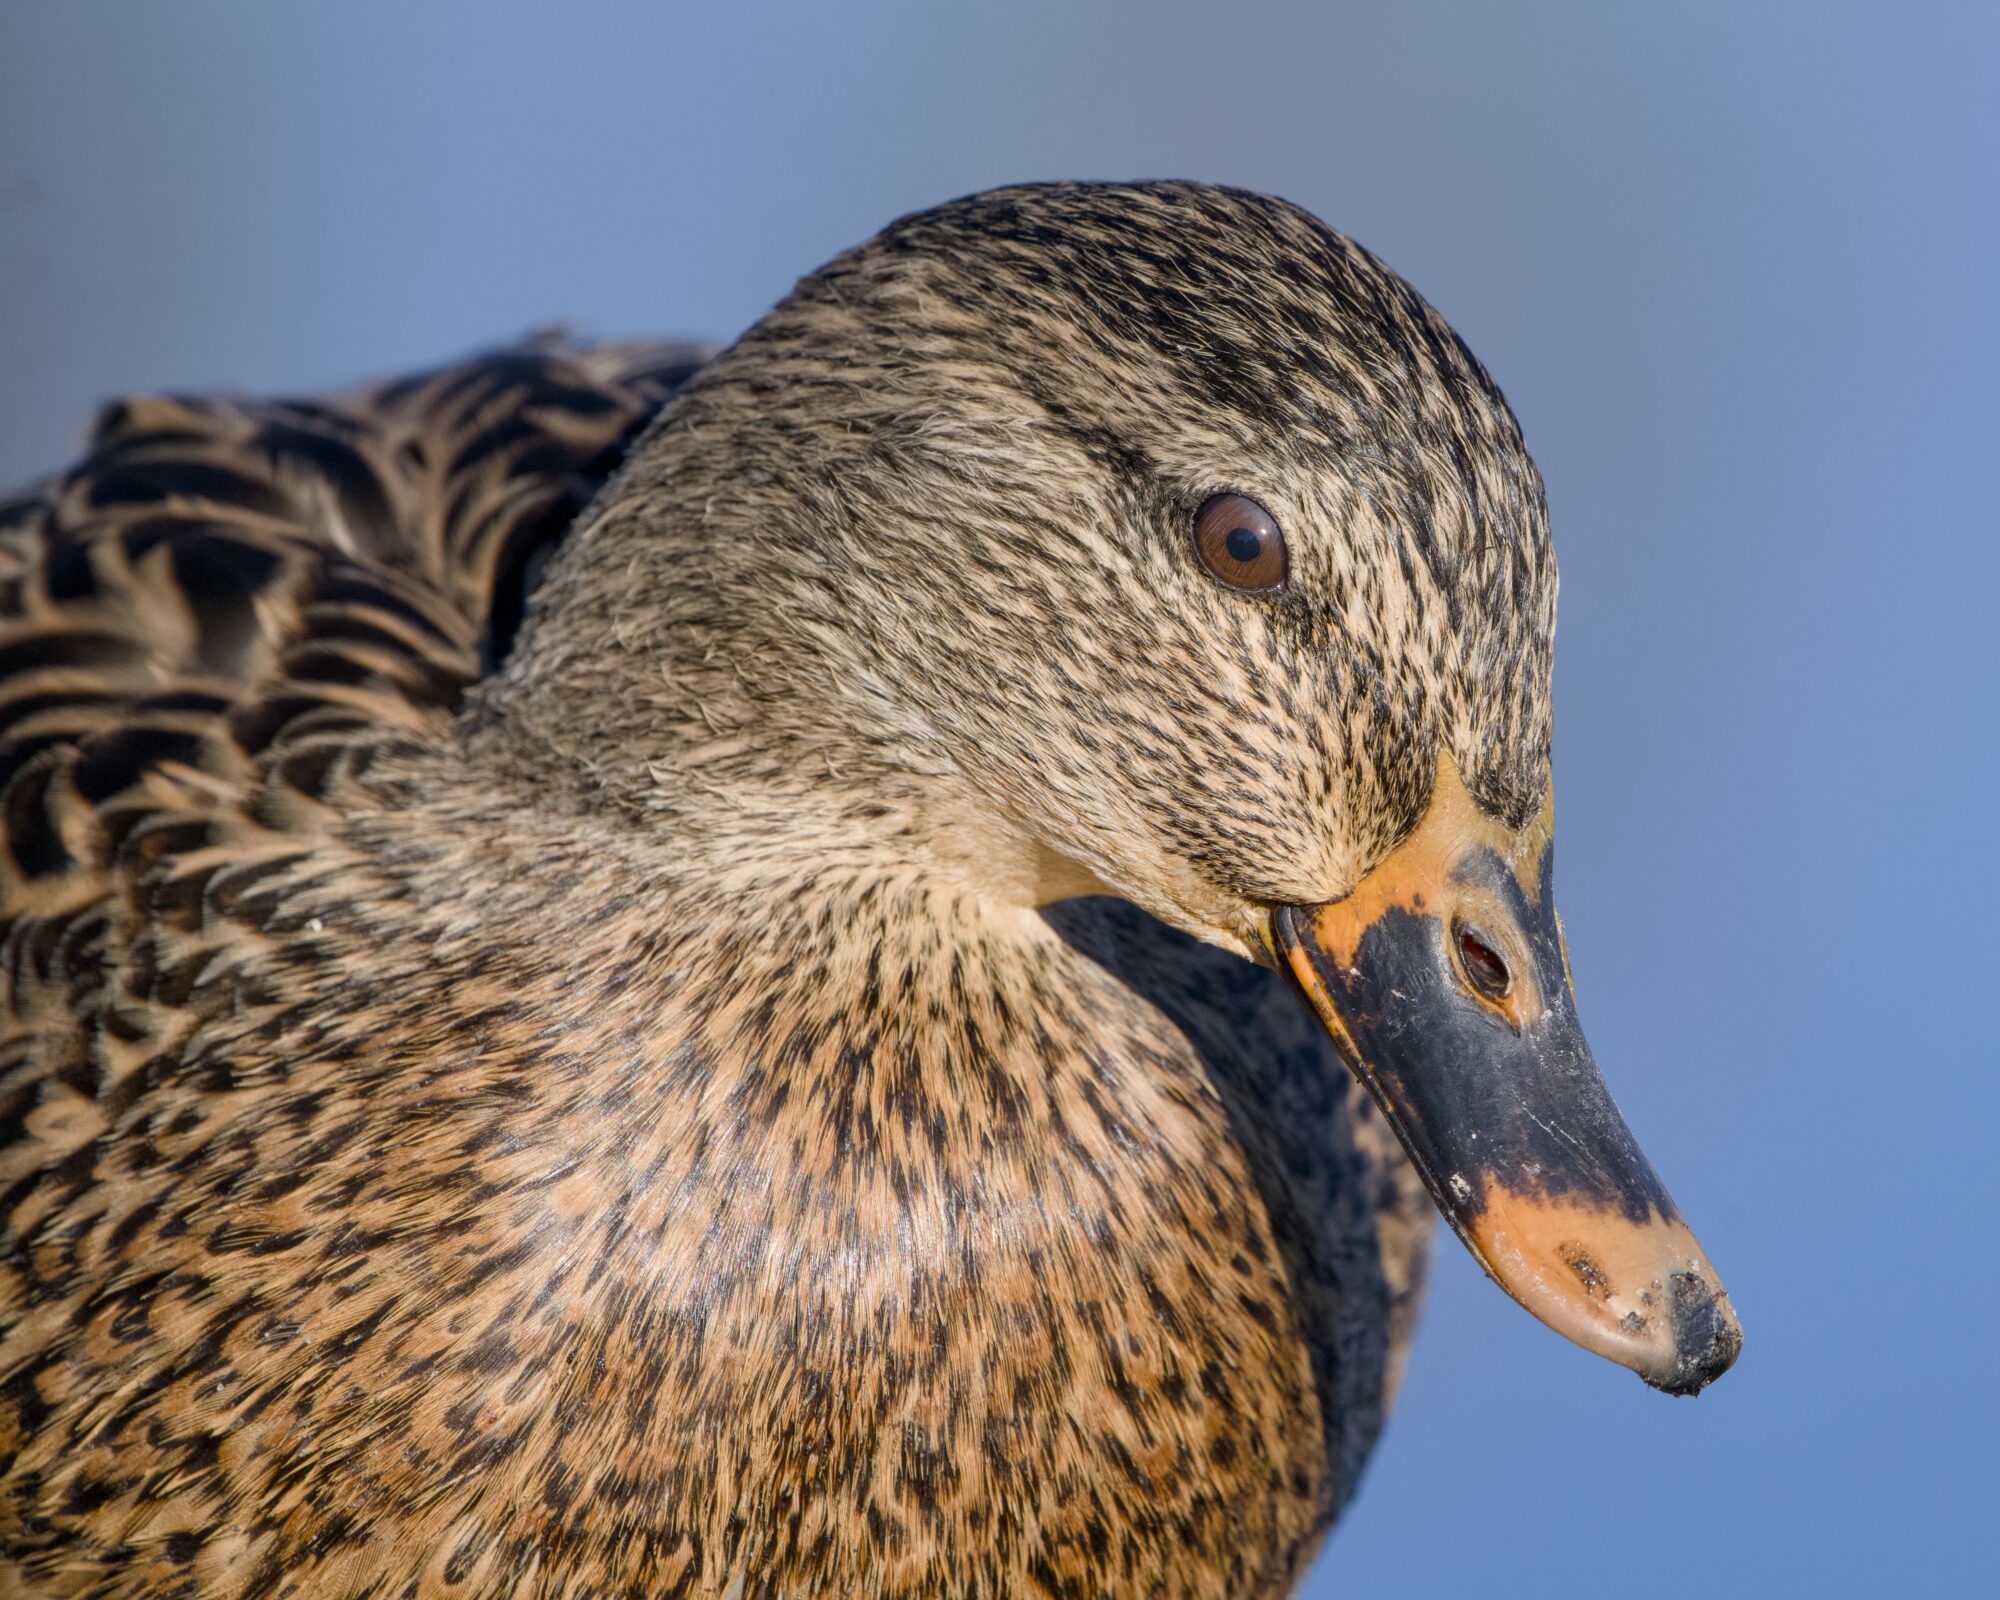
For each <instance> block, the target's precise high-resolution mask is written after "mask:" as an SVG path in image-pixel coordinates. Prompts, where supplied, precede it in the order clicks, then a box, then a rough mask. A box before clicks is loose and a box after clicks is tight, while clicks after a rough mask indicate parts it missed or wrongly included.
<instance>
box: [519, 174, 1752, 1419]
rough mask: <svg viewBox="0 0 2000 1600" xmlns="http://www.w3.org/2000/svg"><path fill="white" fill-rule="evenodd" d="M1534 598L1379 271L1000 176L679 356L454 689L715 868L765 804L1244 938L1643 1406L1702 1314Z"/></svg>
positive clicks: (1189, 206) (1285, 229)
mask: <svg viewBox="0 0 2000 1600" xmlns="http://www.w3.org/2000/svg"><path fill="white" fill-rule="evenodd" d="M1555 600H1556V570H1555V565H1554V561H1553V558H1552V555H1551V552H1550V546H1549V536H1548V527H1547V517H1546V511H1545V506H1544V500H1543V494H1542V488H1541V483H1540V480H1539V478H1538V476H1537V474H1536V471H1535V468H1534V466H1533V463H1532V462H1531V461H1530V459H1529V457H1528V454H1527V452H1526V449H1525V447H1524V445H1523V443H1522V440H1521V436H1520V432H1519V429H1518V428H1517V426H1516V424H1515V422H1514V419H1513V417H1512V416H1511V414H1510V413H1509V411H1508V409H1507V407H1506V404H1505V402H1504V401H1503V400H1502V398H1501V395H1500V392H1499V390H1498V389H1497V388H1496V387H1495V386H1494V384H1493V382H1492V380H1491V379H1490V378H1489V377H1488V376H1487V374H1486V373H1485V371H1484V370H1483V369H1482V368H1481V367H1480V365H1479V364H1478V362H1477V361H1476V360H1474V358H1473V357H1472V355H1471V354H1470V353H1469V352H1468V351H1467V349H1466V348H1465V346H1464V345H1463V344H1462V343H1461V342H1460V341H1459V339H1458V338H1457V337H1456V336H1455V335H1454V334H1453V333H1452V331H1451V329H1450V328H1449V327H1448V326H1446V324H1445V323H1444V322H1443V320H1442V319H1441V318H1439V317H1438V315H1437V314H1436V313H1435V312H1433V311H1432V310H1431V309H1430V307H1429V306H1428V305H1426V304H1425V302H1424V301H1423V300H1422V299H1420V298H1419V297H1418V296H1417V295H1416V293H1415V292H1414V291H1412V290H1411V289H1410V288H1409V287H1408V286H1407V285H1406V284H1405V283H1403V282H1402V280H1401V279H1399V278H1398V277H1396V276H1395V275H1394V274H1393V273H1391V272H1390V271H1389V270H1388V269H1387V268H1385V267H1384V266H1383V265H1382V264H1381V263H1380V262H1378V261H1376V260H1375V259H1374V258H1373V257H1372V256H1370V255H1368V254H1367V253H1366V252H1365V251H1363V250H1361V249H1360V248H1359V247H1357V246H1356V245H1354V244H1352V243H1351V242H1349V241H1348V240H1346V239H1344V238H1342V237H1341V236H1340V235H1338V234H1336V233H1334V232H1332V231H1331V230H1329V229H1328V228H1326V227H1325V226H1324V225H1323V224H1321V223H1320V222H1318V221H1317V220H1315V219H1314V218H1312V217H1311V216H1309V215H1307V214H1306V213H1304V212H1302V211H1300V210H1298V209H1297V208H1295V207H1293V206H1290V205H1288V204H1285V203H1282V202H1279V201H1276V200H1272V199H1269V198H1266V197H1263V196H1259V195H1253V194H1247V193H1241V192H1236V191H1229V190H1222V189H1215V188H1209V187H1204V186H1200V185H1193V184H1180V183H1162V184H1141V185H1116V186H1114V185H1048V186H1035V187H1028V188H1018V189H1011V190H1000V191H995V192H992V193H988V194H984V195H979V196H974V197H972V198H969V199H966V200H963V201H959V202H955V203H953V204H950V205H946V206H943V207H941V208H938V209H936V210H932V211H928V212H924V213H921V214H918V215H915V216H912V217H908V218H906V219H904V220H903V221H901V222H898V223H896V224H894V225H892V226H891V227H890V228H888V229H887V230H885V231H884V232H883V233H882V234H880V235H879V236H877V237H876V238H875V239H873V240H871V241H870V242H869V243H868V244H866V245H864V246H862V247H860V248H859V249H857V250H854V251H852V252H850V253H849V254H847V255H844V256H842V257H840V258H839V259H837V260H836V261H834V262H833V263H831V264H830V265H829V266H827V267H826V268H824V269H823V270H822V271H820V272H819V273H817V274H815V275H814V276H812V277H811V278H808V279H807V280H805V281H804V282H803V283H801V284H800V285H799V287H798V288H797V290H796V291H795V292H794V293H793V294H792V295H791V296H790V297H789V298H788V299H786V300H785V301H784V302H783V303H782V304H780V305H779V306H778V307H777V308H776V309H775V310H774V311H773V312H772V313H771V314H770V315H769V316H768V317H766V318H765V320H764V321H763V322H761V323H760V324H759V325H758V326H757V327H756V328H754V329H752V330H751V331H750V332H749V333H748V334H746V335H745V336H744V337H743V339H741V340H740V341H739V342H738V343H737V344H736V345H735V346H734V347H732V348H731V349H730V350H729V351H727V352H725V353H724V354H723V355H722V356H721V357H720V358H718V360H717V361H716V362H715V363H714V364H713V365H712V366H711V367H710V368H708V369H707V370H706V371H705V372H704V373H703V374H702V375H701V376H700V377H698V378H697V379H696V380H695V382H694V383H693V384H692V385H691V386H690V387H689V389H688V390H687V391H686V392H685V393H684V394H683V395H682V396H681V397H680V398H679V399H678V400H677V401H676V402H675V404H674V405H673V406H672V407H671V408H670V409H669V411H668V412H667V413H666V414H665V415H664V416H663V417H662V418H661V420H660V421H659V423H658V424H657V425H656V427H655V429H654V431H653V432H652V434H651V435H650V436H649V437H648V438H647V439H646V440H644V441H643V442H642V443H641V444H640V445H639V446H638V447H637V449H636V450H635V452H634V454H633V457H632V459H631V461H630V463H629V464H628V466H627V467H626V469H625V471H624V473H623V474H622V476H621V478H620V479H619V480H618V481H617V482H616V483H615V484H614V485H613V487H612V489H611V490H610V491H609V493H608V494H607V495H606V497H605V498H604V499H603V500H602V501H601V502H600V504H599V506H598V508H597V509H596V511H595V512H594V514H593V515H592V516H591V517H590V518H589V519H588V522H587V525H586V526H585V527H584V528H583V529H582V530H581V531H580V532H579V533H578V534H577V535H576V536H575V537H574V538H573V539H572V540H571V542H570V545H569V547H568V548H566V550H565V552H564V554H563V555H562V556H561V557H560V558H559V559H558V561H557V563H556V566H555V568H554V570H553V572H552V575H551V578H550V580H549V582H548V583H547V585H545V587H544V589H543V591H542V593H541V596H540V597H539V599H538V601H537V606H536V614H535V616H534V618H533V619H532V620H531V624H530V627H529V629H528V632H527V635H526V638H525V641H524V644H523V646H522V648H521V650H520V652H519V654H518V656H517V658H516V660H515V661H514V662H512V663H510V665H509V667H508V670H507V673H506V675H505V678H504V679H503V682H502V684H501V685H500V686H499V687H498V689H497V690H496V694H497V696H498V697H499V698H497V699H496V700H495V702H494V703H495V704H496V705H498V706H502V707H505V708H510V709H511V711H512V713H513V714H514V715H515V716H517V717H518V718H520V719H523V720H526V721H528V722H529V723H530V724H532V729H531V731H532V732H533V734H534V737H535V738H536V740H537V741H538V742H539V743H540V744H541V745H542V746H544V747H546V748H549V749H552V750H556V751H558V752H561V753H564V759H565V760H566V762H567V763H568V764H569V765H571V766H572V767H574V768H576V769H581V770H586V771H588V772H589V774H590V781H591V783H592V785H593V786H594V788H595V789H596V790H597V791H598V792H600V793H602V794H606V795H609V796H611V797H612V798H613V799H614V800H616V801H617V802H618V803H621V804H623V805H625V806H626V807H628V808H629V809H631V810H633V811H635V812H637V813H639V814H642V815H658V814H661V813H672V814H674V815H675V817H676V818H677V819H678V821H677V825H681V826H686V827H693V826H696V824H695V822H694V821H693V820H692V818H693V814H694V812H695V811H696V810H699V812H700V814H701V818H702V820H701V822H700V824H699V826H700V827H702V828H706V829H708V830H710V831H711V832H712V831H713V830H714V829H715V828H717V827H721V826H728V825H730V819H734V821H735V823H736V824H738V825H739V827H738V837H737V839H736V841H735V845H734V848H733V851H732V854H731V857H730V859H732V860H734V861H736V862H737V863H738V864H739V868H740V869H742V868H743V864H744V863H746V862H754V861H755V859H756V858H757V855H758V852H759V850H760V848H762V845H761V844H760V841H763V840H766V839H769V838H772V837H774V831H773V830H776V829H781V828H782V827H783V826H785V825H786V824H785V823H784V822H783V821H782V820H781V819H784V818H787V817H792V816H796V815H797V814H799V813H801V812H811V813H813V814H814V815H815V816H816V817H817V818H818V819H819V822H818V825H817V827H816V832H815V837H816V838H818V839H819V840H821V841H822V842H823V846H822V849H821V852H820V854H819V856H818V858H817V862H816V869H823V870H828V871H831V870H836V866H835V864H836V863H837V861H838V860H839V859H840V858H841V857H842V856H843V855H844V854H845V853H847V852H849V851H851V850H854V849H860V848H864V847H865V848H870V849H875V850H877V851H878V852H879V851H882V850H901V851H904V852H905V853H907V854H908V855H909V856H910V857H911V859H912V860H913V861H914V862H915V863H916V864H917V865H918V866H919V867H922V868H925V869H927V870H930V869H934V870H936V871H938V872H940V873H943V874H947V875H950V876H953V878H954V881H956V882H957V883H958V884H960V885H961V886H969V887H970V888H971V889H973V890H974V891H976V892H978V893H979V894H981V895H983V896H986V897H988V898H990V899H991V900H993V901H995V902H996V903H1000V902H1006V901H1008V900H1009V899H1012V900H1016V901H1018V902H1020V903H1021V904H1022V905H1023V906H1032V905H1033V904H1034V903H1036V902H1046V901H1047V900H1050V899H1054V898H1059V897H1061V896H1063V895H1066V894H1071V893H1077V892H1092V891H1096V892H1107V891H1108V892H1110V893H1114V894H1117V895H1121V896H1123V897H1125V898H1127V899H1129V900H1131V901H1134V902H1136V903H1137V904H1138V905H1140V906H1141V907H1143V908H1145V909H1146V910H1147V911H1149V912H1151V913H1152V914H1153V915H1155V916H1156V917H1158V918H1160V919H1162V920H1164V921H1166V922H1168V923H1170V924H1173V925H1175V926H1177V927H1179V928H1181V929H1183V930H1185V931H1187V932H1189V933H1191V934H1194V935H1196V936H1198V937H1200V938H1203V939H1206V940H1208V941H1210V942H1212V943H1214V944H1217V945H1220V946H1223V947H1226V948H1228V949H1231V950H1234V951H1236V952H1238V953H1240V954H1242V955H1244V956H1246V957H1249V958H1251V959H1253V960H1260V961H1263V962H1265V963H1267V964H1270V965H1274V966H1277V967H1279V968H1280V969H1282V970H1284V971H1286V972H1288V973H1289V974H1290V975H1291V977H1292V978H1293V980H1295V981H1296V983H1297V985H1298V988H1299V990H1300V991H1301V992H1302V994H1303V995H1304V997H1305V998H1306V1000H1307V1001H1308V1002H1309V1003H1310V1004H1311V1006H1312V1007H1313V1008H1314V1009H1315V1010H1316V1011H1317V1013H1318V1015H1319V1017H1320V1018H1321V1020H1322V1021H1323V1022H1324V1024H1325V1026H1326V1028H1327V1030H1328V1031H1329V1033H1330V1034H1331V1035H1332V1037H1333V1039H1334V1041H1335V1043H1336V1044H1337V1046H1338V1048H1339V1050H1340V1053H1341V1054H1342V1056H1343V1057H1344V1059H1345V1060H1346V1062H1347V1064H1348V1066H1349V1067H1350V1068H1351V1069H1352V1071H1353V1072H1354V1073H1355V1074H1356V1075H1357V1076H1358V1077H1359V1078H1360V1079H1361V1080H1362V1082H1364V1083H1365V1084H1366V1086H1367V1087H1368V1089H1369V1090H1370V1092H1371V1093H1372V1094H1373V1096H1374V1098H1375V1100H1376V1101H1377V1102H1378V1104H1379V1105H1380V1106H1381V1108H1382V1110H1383V1112H1384V1113H1385V1114H1386V1115H1387V1117H1388V1119H1389V1120H1390V1122H1391V1123H1392V1124H1393V1125H1394V1127H1395V1129H1396V1131H1397V1133H1398V1134H1399V1135H1400V1136H1401V1138H1402V1141H1403V1143H1404V1145H1405V1146H1406V1147H1407V1149H1408V1151H1409V1154H1410V1157H1411V1159H1412V1160H1413V1161H1414V1162H1415V1164H1416V1166H1417V1168H1418V1169H1419V1170H1420V1171H1421V1173H1422V1175H1423V1177H1424V1179H1425V1181H1426V1182H1427V1183H1428V1185H1429V1187H1430V1190H1431V1193H1432V1194H1433V1195H1434V1196H1435V1197H1436V1200H1437V1203H1438V1206H1439V1207H1440V1209H1441V1210H1442V1211H1443V1212H1444V1214H1445V1216H1446V1218H1447V1219H1448V1220H1449V1221H1450V1223H1451V1225H1452V1227H1453V1228H1454V1229H1455V1230H1456V1231H1457V1233H1458V1235H1459V1237H1460V1238H1461V1239H1462V1240H1463V1241H1464V1242H1465V1244H1466V1245H1467V1246H1468V1247H1469V1248H1470V1249H1471V1251H1472V1252H1473V1254H1474V1255H1475V1256H1476V1257H1477V1258H1478V1259H1479V1261H1480V1263H1481V1265H1482V1266H1483V1267H1484V1268H1485V1269H1486V1270H1487V1272H1488V1273H1489V1274H1490V1275H1491V1276H1492V1277H1493V1278H1494V1279H1495V1280H1496V1281H1497V1282H1498V1283H1499V1284H1500V1285H1501V1287H1503V1288H1504V1289H1506V1290H1507V1292H1508V1293H1509V1294H1511V1295H1513V1296H1514V1298H1515V1299H1517V1300H1518V1301H1520V1303H1521V1304H1522V1305H1524V1306H1525V1307H1527V1309H1528V1310H1530V1311H1531V1312H1533V1313H1534V1314H1535V1315H1536V1316H1538V1317H1540V1318H1541V1319H1542V1320H1543V1321H1544V1322H1546V1323H1548V1324H1549V1325H1550V1326H1551V1327H1553V1328H1555V1329H1556V1330H1557V1331H1558V1332H1561V1333H1563V1334H1565V1335H1566V1336H1568V1337H1569V1338H1571V1339H1573V1340H1575V1341H1576V1342H1577V1343H1579V1344H1581V1345H1583V1346H1585V1347H1586V1348H1588V1349H1591V1350H1595V1351H1597V1352H1598V1353H1600V1354H1602V1355H1605V1356H1607V1357H1609V1358H1610V1359H1612V1360H1614V1361H1617V1362H1620V1363H1622V1364H1624V1365H1626V1366H1628V1367H1631V1368H1632V1369H1634V1370H1635V1371H1637V1372H1638V1373H1640V1374H1641V1375H1642V1376H1643V1377H1644V1378H1645V1379H1646V1380H1647V1381H1648V1382H1650V1383H1652V1384H1655V1385H1657V1386H1658V1387H1660V1388H1663V1389H1666V1390H1669V1391H1672V1392H1676V1393H1690V1392H1694V1391H1696V1390H1699V1389H1700V1388H1701V1387H1702V1386H1704V1385H1705V1384H1706V1383H1708V1382H1709V1381H1710V1380H1712V1379H1713V1378H1715V1377H1716V1376H1717V1375H1719V1374H1720V1373H1721V1372H1722V1371H1723V1370H1724V1369H1725V1368H1727V1366H1728V1365H1729V1364H1730V1362H1731V1361H1732V1360H1733V1358H1734V1356H1735V1354H1736V1351H1737V1348H1738V1346H1739V1344H1740V1342H1741V1336H1740V1334H1739V1332H1738V1328H1737V1323H1736V1320H1735V1317H1734V1314H1733V1312H1732V1310H1731V1309H1730V1306H1729V1303H1728V1300H1727V1298H1726V1297H1725V1295H1724V1294H1723V1291H1722V1288H1721V1284H1720V1281H1719V1279H1718V1278H1717V1275H1716V1273H1715V1271H1714V1269H1713V1268H1712V1267H1711V1266H1710V1265H1709V1263H1708V1260H1707V1258H1706V1256H1705V1255H1704V1254H1703V1253H1702V1250H1701V1248H1700V1246H1699V1245H1698V1244H1697V1243H1696V1241H1695V1239H1694V1237H1693V1235H1692V1234H1691V1233H1690V1232H1689V1230H1688V1228H1687V1226H1686V1224H1685V1223H1684V1222H1683V1221H1682V1219H1681V1216H1680V1213H1679V1212H1678V1210H1677V1209H1676V1207H1675V1205H1674V1203H1673V1201H1672V1200H1671V1199H1670V1198H1669V1197H1668V1194H1667V1192H1666V1190H1665V1188H1664V1187H1663V1186H1662V1185H1661V1183H1660V1180H1659V1178H1658V1177H1657V1176H1656V1175H1655V1173H1654V1171H1653V1169H1652V1167H1651V1166H1650V1165H1649V1164H1648V1162H1647V1160H1646V1158H1645V1156H1644V1155H1643V1154H1642V1153H1641V1152H1640V1150H1639V1148H1638V1146H1637V1145H1636V1144H1635V1142H1634V1141H1633V1138H1632V1136H1631V1134H1630V1133H1629V1132H1628V1130H1627V1128H1626V1125H1625V1123H1624V1121H1623V1119H1622V1118H1621V1117H1620V1115H1619V1113H1618V1111H1617V1109H1616V1107H1615V1106H1614V1105H1613V1103H1612V1101H1611V1098H1610V1096H1609V1094H1608V1093H1607V1091H1606V1089H1605V1086H1604V1083H1603V1080H1602V1079H1601V1077H1600V1076H1599V1074H1598V1070H1597V1068H1596V1066H1595V1065H1594V1063H1593V1061H1592V1058H1591V1054H1590V1051H1589V1049H1588V1047H1587V1045H1586V1044H1585V1042H1584V1037H1583V1034H1582V1032H1581V1030H1580V1028H1579V1025H1578V1021H1577V1013H1576V1005H1575V1000H1574V996H1573V993H1572V987H1571V980H1570V973H1569V964H1568V959H1567V955H1566V951H1565V948H1564V943H1563V934H1562V928H1561V924H1560V922H1559V921H1558V919H1557V917H1556V913H1555V907H1554V904H1553V899H1552V890H1551V873H1552V867H1553V849H1552V844H1551V823H1552V815H1553V813H1552V809H1551V801H1550V774H1549V726H1550V719H1549V692H1548V691H1549V669H1550V648H1551V635H1552V630H1553V626H1554V618H1555ZM582 639H589V640H591V641H593V642H592V645H591V647H590V650H589V652H587V653H586V652H584V651H582V650H581V649H580V647H579V646H578V645H577V643H576V641H578V640H582ZM538 708H539V709H538ZM691 794H692V795H697V796H699V797H700V803H699V806H694V805H692V804H691V803H690V801H689V799H688V796H689V795H691ZM718 818H721V819H723V820H721V821H718ZM787 838H788V839H790V840H791V841H792V842H791V843H788V844H786V845H785V846H784V848H783V851H782V852H781V851H780V850H779V849H778V848H777V847H776V846H773V847H772V851H771V853H772V855H773V857H774V858H775V856H776V855H778V854H780V853H789V854H794V855H795V854H796V848H797V847H796V838H797V835H796V833H792V834H788V835H787ZM856 841H862V842H863V843H860V844H857V843H856ZM744 870H747V869H744Z"/></svg>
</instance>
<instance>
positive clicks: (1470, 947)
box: [1458, 927, 1514, 1000]
mask: <svg viewBox="0 0 2000 1600" xmlns="http://www.w3.org/2000/svg"><path fill="white" fill-rule="evenodd" d="M1458 964H1459V965H1460V966H1461V967H1463V968H1464V969H1465V976H1466V977H1467V979H1469V980H1470V981H1471V984H1472V987H1473V988H1475V989H1477V990H1478V991H1479V992H1480V993H1481V994H1483V995H1485V996H1486V998H1487V999H1489V1000H1504V999H1506V998H1507V991H1508V990H1509V989H1511V988H1512V987H1513V986H1514V976H1513V974H1512V973H1510V972H1509V971H1508V970H1507V963H1506V962H1504V961H1502V960H1501V959H1500V952H1499V951H1497V950H1495V949H1494V948H1493V946H1491V945H1490V944H1488V943H1487V942H1486V941H1485V940H1484V939H1483V938H1481V937H1480V935H1479V934H1478V933H1477V932H1476V931H1474V930H1473V929H1471V928H1464V927H1461V928H1460V929H1459V930H1458Z"/></svg>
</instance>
